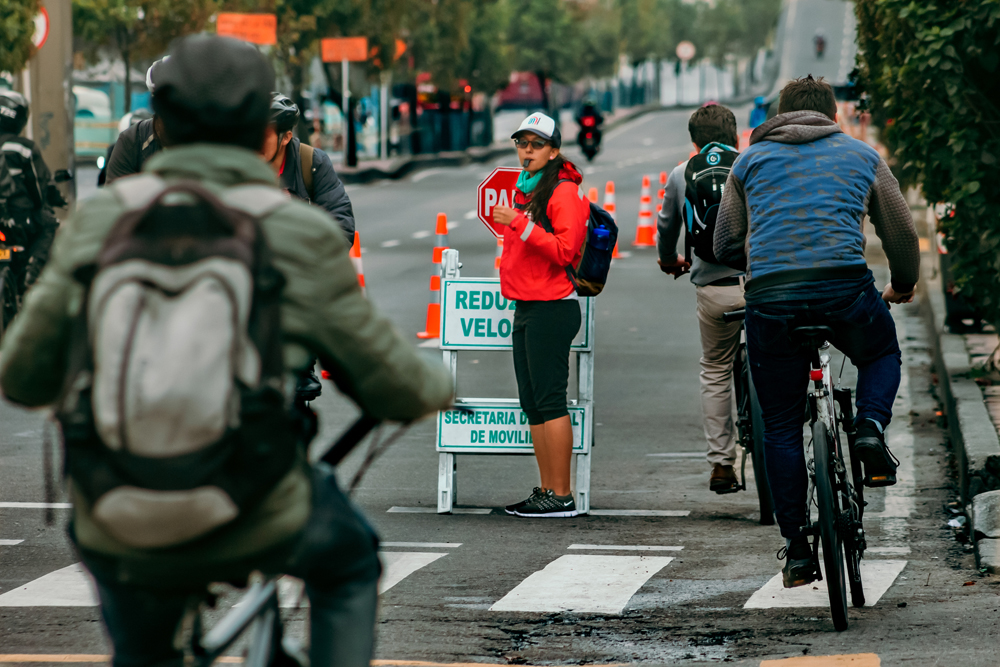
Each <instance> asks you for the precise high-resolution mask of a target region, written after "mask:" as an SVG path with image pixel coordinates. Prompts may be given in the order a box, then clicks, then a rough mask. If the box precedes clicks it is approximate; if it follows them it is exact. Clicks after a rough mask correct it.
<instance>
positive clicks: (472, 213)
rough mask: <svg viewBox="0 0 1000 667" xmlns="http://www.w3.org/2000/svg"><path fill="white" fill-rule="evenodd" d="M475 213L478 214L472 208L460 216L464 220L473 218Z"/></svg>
mask: <svg viewBox="0 0 1000 667" xmlns="http://www.w3.org/2000/svg"><path fill="white" fill-rule="evenodd" d="M477 215H479V214H478V213H476V209H472V210H471V211H469V212H467V213H466V214H465V215H464V216H462V217H463V218H465V219H466V220H475V219H476V216H477Z"/></svg>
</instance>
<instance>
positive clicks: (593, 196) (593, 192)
mask: <svg viewBox="0 0 1000 667" xmlns="http://www.w3.org/2000/svg"><path fill="white" fill-rule="evenodd" d="M587 199H588V200H590V203H591V204H596V203H597V188H590V190H588V191H587Z"/></svg>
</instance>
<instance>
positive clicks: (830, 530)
mask: <svg viewBox="0 0 1000 667" xmlns="http://www.w3.org/2000/svg"><path fill="white" fill-rule="evenodd" d="M812 435H813V456H814V459H813V460H814V461H815V463H816V501H817V503H818V504H819V534H820V540H821V543H822V545H823V565H824V568H823V569H824V571H825V573H826V586H827V590H828V591H829V593H830V613H831V614H832V615H833V627H834V628H836V629H837V630H838V631H843V630H846V629H847V589H846V588H847V587H846V586H845V585H844V544H843V542H842V541H841V535H840V531H839V530H838V524H839V523H840V502H839V495H838V493H837V491H836V490H835V488H834V475H835V474H836V473H835V472H834V470H833V466H832V465H830V464H831V458H832V457H831V449H832V448H831V437H830V433H829V431H828V429H827V427H826V424H824V423H822V422H818V421H817V422H813V425H812Z"/></svg>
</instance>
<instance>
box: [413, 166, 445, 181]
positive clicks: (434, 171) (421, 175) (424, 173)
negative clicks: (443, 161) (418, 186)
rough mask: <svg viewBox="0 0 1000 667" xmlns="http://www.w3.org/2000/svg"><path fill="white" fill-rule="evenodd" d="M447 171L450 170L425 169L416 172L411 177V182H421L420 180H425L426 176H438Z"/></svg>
mask: <svg viewBox="0 0 1000 667" xmlns="http://www.w3.org/2000/svg"><path fill="white" fill-rule="evenodd" d="M446 171H448V170H446V169H424V170H423V171H421V172H420V173H417V174H414V175H413V176H412V177H410V182H411V183H419V182H420V181H422V180H424V179H425V178H429V177H431V176H437V175H438V174H443V173H445V172H446Z"/></svg>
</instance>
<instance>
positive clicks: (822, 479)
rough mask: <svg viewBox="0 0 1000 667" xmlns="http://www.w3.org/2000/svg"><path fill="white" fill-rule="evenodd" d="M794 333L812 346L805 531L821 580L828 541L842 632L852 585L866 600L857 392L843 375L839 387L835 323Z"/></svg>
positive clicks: (859, 600)
mask: <svg viewBox="0 0 1000 667" xmlns="http://www.w3.org/2000/svg"><path fill="white" fill-rule="evenodd" d="M791 335H792V341H793V342H794V343H795V344H797V345H799V346H802V347H805V348H806V349H809V350H811V351H812V360H811V363H810V367H809V380H810V382H811V383H812V387H811V388H810V391H809V402H808V410H809V421H810V430H811V432H812V442H811V443H810V446H811V449H812V457H811V458H810V457H809V455H808V453H809V450H808V448H807V455H806V469H807V470H808V474H809V482H810V483H809V495H808V501H807V504H806V526H805V530H804V532H805V533H806V534H807V535H809V536H811V537H812V546H813V561H814V563H815V566H816V574H817V577H818V578H820V579H822V574H821V572H820V567H819V544H820V543H822V545H823V569H824V570H825V572H826V585H827V590H828V592H829V595H830V612H831V614H832V615H833V626H834V627H835V628H836V629H837V630H840V631H842V630H846V629H847V625H848V620H847V588H848V587H849V588H850V590H851V602H852V604H853V605H854V606H855V607H863V606H864V604H865V593H864V587H863V585H862V581H861V559H862V558H863V557H864V553H865V549H866V548H867V543H866V541H865V531H864V527H863V526H862V523H861V520H862V517H863V516H864V507H865V500H864V486H863V485H862V482H863V480H864V475H863V474H862V469H861V463H860V460H859V459H858V458H857V456H856V455H855V452H854V441H855V438H856V431H855V427H854V407H853V404H852V396H851V394H852V392H851V390H850V389H847V388H842V387H840V386H839V385H840V380H839V379H838V381H837V386H836V387H834V386H833V379H832V377H831V374H830V355H829V353H828V352H827V350H828V349H829V347H830V345H829V343H828V342H827V341H828V340H829V339H830V338H831V337H832V336H833V330H832V329H830V327H826V326H804V327H797V328H795V329H792V332H791ZM841 370H843V369H841ZM841 431H843V432H844V433H845V434H846V435H847V451H848V453H849V455H850V470H848V467H847V464H846V463H845V458H844V450H843V448H842V447H841V443H840V432H841ZM814 505H815V506H816V508H817V510H818V515H819V516H818V517H817V520H816V521H815V522H814V521H812V517H811V508H812V507H813V506H814ZM817 534H818V536H819V539H818V540H817V539H816V536H817ZM845 565H846V570H847V572H846V577H845V572H844V570H845ZM845 579H846V584H847V585H845Z"/></svg>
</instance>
